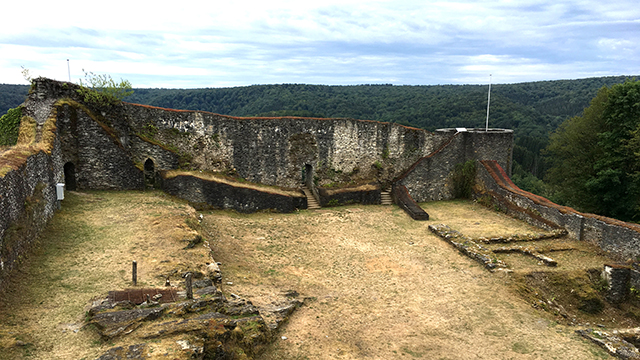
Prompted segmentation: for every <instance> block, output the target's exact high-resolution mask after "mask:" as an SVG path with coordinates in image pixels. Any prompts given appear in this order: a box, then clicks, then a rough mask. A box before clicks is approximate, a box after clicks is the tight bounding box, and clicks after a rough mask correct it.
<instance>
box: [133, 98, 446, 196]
mask: <svg viewBox="0 0 640 360" xmlns="http://www.w3.org/2000/svg"><path fill="white" fill-rule="evenodd" d="M124 111H125V113H126V115H127V116H128V118H129V122H130V124H131V125H132V127H133V128H135V129H140V131H146V130H145V129H147V130H148V129H153V131H155V132H156V134H155V135H154V138H155V139H157V140H158V141H159V142H161V143H163V144H167V145H168V146H172V147H175V148H177V149H178V150H179V151H182V152H184V153H191V154H192V155H193V158H192V159H191V163H190V165H191V166H192V167H195V168H197V169H199V170H205V171H223V172H232V173H237V174H238V175H239V176H240V177H242V178H244V179H246V180H249V181H252V182H256V183H262V184H267V185H276V186H282V187H289V188H294V187H299V186H300V184H301V183H302V169H304V168H305V165H311V166H312V167H313V171H314V173H315V174H316V176H318V177H319V178H320V181H326V182H330V181H333V180H334V179H331V178H330V176H333V175H336V174H338V177H339V175H340V174H342V175H349V176H350V177H351V178H358V179H374V178H377V179H383V181H384V179H386V180H387V181H390V180H391V179H393V178H394V177H395V176H397V175H398V174H399V173H400V172H401V171H403V170H404V169H406V168H408V167H409V166H411V164H413V163H414V162H415V161H416V160H418V159H420V158H421V157H423V156H426V155H428V154H429V153H431V152H432V151H433V150H434V149H436V148H437V147H438V146H439V145H440V143H442V141H443V140H444V139H445V137H446V135H444V134H433V133H430V132H427V131H424V130H420V129H415V128H410V127H405V126H401V125H397V124H391V123H381V122H377V121H362V120H354V119H312V118H296V117H291V118H238V117H231V116H223V115H218V114H212V113H205V112H196V111H176V110H169V109H161V108H155V107H149V106H141V105H135V104H126V106H125V110H124Z"/></svg>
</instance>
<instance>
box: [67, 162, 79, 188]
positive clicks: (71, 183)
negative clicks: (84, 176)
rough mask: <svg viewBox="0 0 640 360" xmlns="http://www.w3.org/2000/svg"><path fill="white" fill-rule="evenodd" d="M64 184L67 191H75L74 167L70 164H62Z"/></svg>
mask: <svg viewBox="0 0 640 360" xmlns="http://www.w3.org/2000/svg"><path fill="white" fill-rule="evenodd" d="M64 183H65V187H66V189H67V190H69V191H76V188H77V185H76V166H75V165H74V164H73V163H72V162H68V163H66V164H64Z"/></svg>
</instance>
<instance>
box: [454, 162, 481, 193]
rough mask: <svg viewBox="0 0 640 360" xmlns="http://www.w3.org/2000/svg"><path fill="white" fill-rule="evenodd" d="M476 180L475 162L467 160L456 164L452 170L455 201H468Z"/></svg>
mask: <svg viewBox="0 0 640 360" xmlns="http://www.w3.org/2000/svg"><path fill="white" fill-rule="evenodd" d="M475 180H476V161H475V160H469V161H467V162H465V163H460V164H456V166H455V168H454V169H453V175H452V182H453V196H454V197H455V198H456V199H470V198H471V192H472V191H473V184H474V183H475Z"/></svg>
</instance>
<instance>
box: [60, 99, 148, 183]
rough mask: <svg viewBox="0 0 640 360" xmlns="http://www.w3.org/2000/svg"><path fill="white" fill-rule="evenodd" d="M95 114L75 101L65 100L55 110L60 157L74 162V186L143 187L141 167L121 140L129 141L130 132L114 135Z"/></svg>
mask: <svg viewBox="0 0 640 360" xmlns="http://www.w3.org/2000/svg"><path fill="white" fill-rule="evenodd" d="M96 117H97V115H95V114H94V113H93V112H91V111H90V110H88V109H86V108H84V107H80V106H78V105H77V104H75V103H72V104H67V103H65V104H64V105H61V106H60V109H59V110H58V127H59V137H60V139H61V142H62V144H63V146H62V160H63V163H68V162H72V163H73V164H74V166H75V169H76V170H75V176H76V181H75V182H76V184H77V188H78V189H143V187H144V179H143V175H142V171H141V170H140V169H139V168H137V167H136V166H135V163H134V161H133V159H132V156H131V153H130V152H129V151H127V149H126V148H125V147H124V145H123V144H122V140H124V141H125V143H128V142H130V141H128V139H129V137H130V136H126V137H118V136H117V133H116V132H115V131H114V130H112V129H111V128H109V127H107V126H106V125H105V126H104V127H103V126H101V121H100V119H96ZM123 133H124V134H126V135H128V132H123Z"/></svg>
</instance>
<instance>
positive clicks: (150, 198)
mask: <svg viewBox="0 0 640 360" xmlns="http://www.w3.org/2000/svg"><path fill="white" fill-rule="evenodd" d="M65 195H66V196H65V200H64V201H63V206H62V210H60V211H59V212H57V213H56V215H55V216H54V218H53V219H52V220H51V222H50V223H49V224H48V226H47V229H46V230H45V233H44V236H43V237H42V238H41V239H40V243H39V246H38V248H39V249H38V250H37V251H35V253H34V254H32V255H31V256H30V258H29V259H28V261H26V262H24V263H23V264H22V265H21V267H20V271H19V272H16V273H15V274H14V277H13V278H12V283H11V285H10V286H9V287H8V289H7V291H6V292H5V293H4V294H2V298H1V299H0V346H2V347H5V348H4V349H0V359H21V358H24V357H29V358H33V359H95V358H96V357H98V356H99V354H100V353H101V352H103V351H104V350H106V349H107V348H109V347H111V346H114V345H117V343H103V342H102V341H100V339H99V338H98V337H97V336H96V335H95V333H94V332H93V331H92V330H91V329H87V328H82V325H83V321H84V318H85V312H86V310H87V305H88V304H90V301H91V300H92V299H95V298H100V297H104V296H105V295H106V293H107V292H108V291H109V290H117V289H123V288H126V287H129V286H131V285H132V284H131V262H132V261H133V260H136V261H137V262H138V279H139V280H138V285H139V286H162V285H164V281H165V278H164V277H162V276H160V275H163V274H169V273H171V272H173V271H175V272H180V271H182V270H183V269H185V270H186V269H187V268H198V267H200V266H202V265H204V264H205V262H206V259H208V251H207V250H206V249H205V248H204V246H200V247H199V248H196V249H192V250H189V251H185V250H182V248H183V247H185V245H186V244H187V242H185V241H184V240H185V239H190V238H193V237H194V234H195V231H193V230H192V229H191V228H190V227H189V226H188V225H187V223H186V222H189V223H192V222H193V221H194V219H195V216H194V215H195V211H194V210H193V209H192V208H191V207H190V206H188V205H186V204H185V203H184V202H180V201H175V200H174V199H172V198H170V197H168V196H166V195H164V194H163V193H159V192H150V193H142V192H91V193H73V192H67V193H66V194H65ZM187 219H189V220H188V221H187ZM195 222H196V223H197V220H196V221H195ZM172 280H173V281H174V282H177V276H174V277H173V278H172ZM16 340H17V341H18V343H19V344H20V343H23V344H26V345H22V346H14V343H15V342H16Z"/></svg>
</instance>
